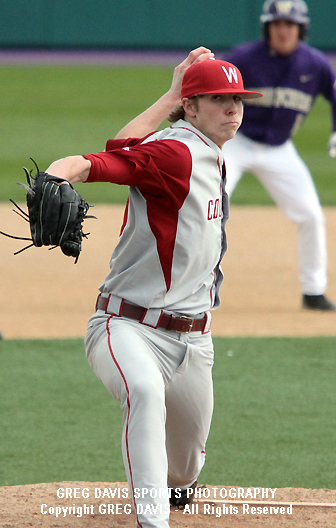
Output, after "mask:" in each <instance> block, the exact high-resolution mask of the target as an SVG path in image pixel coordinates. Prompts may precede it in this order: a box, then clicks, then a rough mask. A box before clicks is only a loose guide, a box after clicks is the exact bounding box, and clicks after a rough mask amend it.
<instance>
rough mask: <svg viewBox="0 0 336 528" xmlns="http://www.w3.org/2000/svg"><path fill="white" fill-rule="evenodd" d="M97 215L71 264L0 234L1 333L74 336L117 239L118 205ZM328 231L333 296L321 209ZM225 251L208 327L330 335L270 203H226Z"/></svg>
mask: <svg viewBox="0 0 336 528" xmlns="http://www.w3.org/2000/svg"><path fill="white" fill-rule="evenodd" d="M11 209H12V207H11V205H10V204H9V205H2V206H1V207H0V230H1V231H5V232H9V233H12V234H15V235H22V236H28V235H29V226H28V224H27V223H26V222H24V221H23V220H22V219H21V218H20V217H19V216H18V215H16V214H14V213H13V212H11ZM94 213H95V214H96V216H97V218H98V220H87V221H86V225H85V229H87V230H88V231H90V233H91V234H90V236H89V238H88V240H84V242H83V252H82V254H81V256H80V258H79V261H78V263H77V264H76V265H74V263H73V262H74V261H73V259H72V258H69V257H65V256H64V255H63V254H62V253H61V251H60V250H59V249H58V248H57V249H55V250H53V251H48V249H47V248H31V249H28V250H27V251H24V252H23V253H22V254H20V255H17V256H14V255H13V252H14V251H16V250H18V249H20V248H22V247H24V245H25V244H26V242H24V241H18V240H12V239H8V238H6V237H3V236H0V254H1V261H0V274H1V277H2V284H1V290H0V331H1V333H2V334H3V337H4V338H8V339H10V338H39V337H45V338H49V337H55V338H58V337H80V336H83V334H84V333H85V329H86V323H87V320H88V318H89V317H90V315H91V314H92V312H93V309H94V305H95V300H96V296H97V293H98V286H99V284H100V283H101V282H102V280H103V279H104V277H105V276H106V274H107V273H108V262H109V259H110V254H111V248H113V247H114V245H115V244H116V243H117V240H118V234H119V229H120V225H121V219H122V215H123V207H121V206H119V207H111V206H98V207H95V209H94ZM325 214H326V218H327V229H328V253H329V287H328V294H329V296H330V297H331V298H332V299H336V234H335V233H336V209H326V210H325ZM227 233H228V245H229V249H228V252H227V254H226V256H225V257H224V260H223V263H222V267H223V270H224V274H225V280H224V283H223V286H222V288H221V299H222V304H221V307H220V308H219V309H218V310H216V311H214V313H213V324H212V330H213V334H214V335H221V336H248V335H250V336H251V335H254V336H280V335H281V336H302V335H304V336H311V335H335V334H336V324H335V323H336V314H335V313H316V312H311V311H305V310H302V309H301V305H300V301H301V298H300V297H301V296H300V289H299V284H298V280H297V257H296V251H297V249H296V231H295V227H294V226H293V225H292V224H290V223H289V222H288V221H287V220H286V219H285V218H284V217H283V216H282V215H281V213H280V212H279V211H278V210H277V209H275V208H272V207H269V208H268V207H264V208H245V207H244V208H237V207H231V217H230V220H229V222H228V226H227Z"/></svg>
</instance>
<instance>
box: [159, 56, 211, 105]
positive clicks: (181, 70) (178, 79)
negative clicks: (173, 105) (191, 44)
mask: <svg viewBox="0 0 336 528" xmlns="http://www.w3.org/2000/svg"><path fill="white" fill-rule="evenodd" d="M214 56H215V55H214V53H212V51H211V50H209V49H208V48H205V47H204V46H200V47H199V48H196V49H194V50H192V51H191V52H190V53H189V55H188V57H187V58H186V59H184V61H183V62H181V64H179V65H178V66H176V68H175V69H174V74H173V80H172V84H171V87H170V90H169V92H170V94H171V95H173V96H174V97H175V98H176V101H177V104H179V101H180V100H181V88H182V79H183V76H184V74H185V72H186V71H187V69H188V68H189V66H191V65H192V64H194V62H199V61H203V60H208V59H213V58H214Z"/></svg>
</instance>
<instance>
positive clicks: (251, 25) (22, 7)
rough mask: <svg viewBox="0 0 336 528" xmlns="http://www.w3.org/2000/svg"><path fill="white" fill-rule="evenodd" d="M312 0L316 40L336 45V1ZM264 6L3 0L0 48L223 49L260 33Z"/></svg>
mask: <svg viewBox="0 0 336 528" xmlns="http://www.w3.org/2000/svg"><path fill="white" fill-rule="evenodd" d="M307 4H308V7H309V9H310V16H311V30H310V37H309V42H310V44H312V45H313V46H316V47H319V48H321V49H325V50H333V49H335V50H336V31H335V25H336V23H335V20H336V0H320V1H319V2H317V1H316V0H315V2H314V1H313V0H308V1H307ZM262 5H263V1H262V0H206V1H204V0H203V1H201V0H166V1H164V0H141V1H130V0H129V1H127V0H124V1H123V2H122V1H120V0H118V1H117V0H95V1H92V0H90V1H89V0H14V1H11V0H0V7H1V9H0V13H1V16H0V47H2V48H3V47H52V48H60V47H61V48H64V47H65V48H67V47H77V48H78V47H79V48H81V47H85V48H97V47H105V48H161V49H164V48H175V49H184V48H193V47H196V46H199V45H201V44H203V45H206V46H209V47H211V48H213V49H223V48H228V47H230V46H232V45H233V44H237V43H239V42H242V41H246V40H250V39H253V38H258V37H259V35H260V26H259V16H260V13H261V8H262ZM322 6H323V9H322Z"/></svg>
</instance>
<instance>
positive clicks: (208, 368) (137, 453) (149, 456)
mask: <svg viewBox="0 0 336 528" xmlns="http://www.w3.org/2000/svg"><path fill="white" fill-rule="evenodd" d="M85 347H86V353H87V357H88V361H89V363H90V365H91V367H92V369H93V371H94V372H95V373H96V375H97V377H98V378H99V379H100V380H101V381H102V382H103V384H104V385H105V387H106V388H107V390H108V391H109V392H110V393H111V394H112V395H113V396H114V397H115V398H117V399H118V400H119V401H120V402H121V409H122V412H123V432H122V454H123V460H124V465H125V470H126V475H127V480H128V483H129V488H130V492H131V493H132V495H133V504H134V507H135V510H136V512H137V526H138V527H139V528H140V527H141V528H150V527H151V528H153V527H155V528H167V527H168V526H169V524H168V520H169V510H170V507H169V494H168V490H167V485H168V487H172V488H176V487H178V488H181V489H185V488H187V487H189V486H191V484H193V483H194V481H195V480H196V479H197V477H198V475H199V473H200V471H201V469H202V467H203V464H204V461H205V443H206V440H207V437H208V434H209V429H210V422H211V417H212V411H213V386H212V365H213V344H212V339H211V335H210V333H206V334H202V333H201V332H192V333H190V334H181V333H177V332H171V331H166V330H160V329H153V328H151V327H148V326H145V325H143V324H140V323H138V322H136V321H132V320H129V319H125V318H121V317H116V316H109V315H106V314H105V313H104V312H103V311H100V310H98V311H97V312H96V314H95V315H94V316H93V317H92V318H91V319H90V321H89V324H88V330H87V334H86V337H85ZM146 490H149V492H148V493H146ZM150 509H151V510H150ZM149 511H151V513H150V512H149ZM155 511H156V513H153V512H155Z"/></svg>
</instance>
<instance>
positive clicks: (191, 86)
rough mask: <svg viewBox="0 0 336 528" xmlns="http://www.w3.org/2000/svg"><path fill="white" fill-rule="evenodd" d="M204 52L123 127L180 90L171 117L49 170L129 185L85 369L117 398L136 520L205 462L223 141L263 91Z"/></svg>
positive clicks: (143, 523)
mask: <svg viewBox="0 0 336 528" xmlns="http://www.w3.org/2000/svg"><path fill="white" fill-rule="evenodd" d="M210 57H212V54H211V53H210V52H209V51H208V50H206V49H205V48H199V49H198V50H196V51H195V52H193V54H190V55H189V57H188V59H187V61H184V63H182V67H180V68H179V69H178V70H177V78H176V76H175V78H174V82H173V87H172V90H170V91H169V92H168V94H167V95H166V96H164V97H163V98H161V100H160V101H159V102H158V103H157V104H155V105H154V107H151V108H150V109H149V110H148V112H145V113H144V114H143V115H142V116H140V117H139V119H137V120H136V121H135V122H134V123H133V124H132V125H131V126H130V127H129V129H131V128H132V127H133V130H134V128H135V127H137V126H141V123H146V126H148V121H149V122H151V123H153V116H156V117H155V119H161V117H160V113H161V112H162V111H166V110H167V108H168V107H169V106H171V105H173V106H175V104H176V103H181V96H182V103H183V108H181V107H180V108H179V109H178V111H177V112H176V113H175V114H174V116H172V118H171V119H172V121H175V122H174V124H173V125H172V127H169V128H167V129H165V130H163V131H161V132H156V133H154V134H152V135H150V136H149V137H147V138H143V139H134V138H133V139H114V140H109V141H108V142H107V145H106V151H104V152H101V153H98V154H93V155H92V154H91V155H84V156H71V157H68V158H64V159H61V160H58V161H56V162H54V163H52V164H51V165H50V167H49V168H48V169H47V172H48V173H50V174H53V175H55V176H60V177H63V178H66V179H68V180H69V181H71V182H72V183H76V182H79V181H87V182H95V181H105V182H113V183H118V184H124V185H129V186H130V191H129V200H128V205H127V209H126V214H125V219H124V225H123V227H122V233H121V236H120V241H119V244H118V245H117V247H116V248H115V250H114V252H113V254H112V257H111V261H110V273H109V275H108V276H107V277H106V279H105V280H104V282H103V284H102V285H101V286H100V292H101V294H100V295H99V297H98V300H97V311H96V313H95V314H94V315H93V317H92V318H91V319H90V321H89V325H88V331H87V334H86V340H85V344H86V351H87V356H88V360H89V362H90V364H91V366H92V369H93V370H94V372H95V373H96V375H97V376H98V378H99V379H100V380H101V381H102V382H103V383H104V385H105V386H106V388H107V389H108V391H109V392H110V393H111V394H112V395H113V396H114V397H115V398H117V399H118V400H120V402H121V408H122V411H123V437H122V450H123V459H124V464H125V470H126V475H127V479H128V483H129V487H130V491H131V493H132V496H133V499H134V504H135V507H136V512H137V523H138V527H142V528H149V527H155V528H167V527H168V518H169V496H168V493H167V483H168V486H169V487H172V488H175V489H176V488H181V489H182V490H183V493H181V497H180V496H179V491H176V492H175V493H174V492H173V493H172V499H171V503H172V504H175V505H176V504H177V505H179V504H180V505H183V503H185V501H188V497H187V493H188V492H187V491H186V490H187V489H188V488H189V489H191V488H192V487H193V486H195V485H196V479H197V477H198V475H199V473H200V471H201V469H202V466H203V464H204V460H205V444H206V440H207V436H208V433H209V428H210V422H211V416H212V409H213V389H212V375H211V371H212V364H213V344H212V339H211V334H210V319H211V317H210V309H212V308H216V307H217V306H218V304H219V297H218V290H219V286H220V284H221V281H222V273H221V269H220V261H221V259H222V256H223V254H224V252H225V250H226V238H225V231H224V225H225V221H226V219H227V216H228V210H227V208H228V200H227V195H226V193H225V191H224V176H225V174H223V153H222V150H221V149H222V146H223V144H224V143H225V142H226V141H228V140H229V139H231V138H232V137H234V135H235V133H236V131H237V129H238V128H239V126H240V124H241V120H242V117H243V104H242V99H243V98H248V97H260V94H258V93H255V92H247V91H245V90H244V86H243V81H242V78H241V76H240V73H239V71H238V69H237V68H236V67H234V66H233V65H231V64H229V63H227V62H223V61H216V60H199V62H195V61H196V60H197V58H198V59H207V58H210ZM190 64H191V66H190ZM188 66H189V67H188ZM185 69H186V73H185V74H184V76H183V83H182V92H181V93H180V83H181V73H182V72H183V71H184V70H185ZM174 94H175V95H174ZM162 109H164V110H162ZM179 118H180V119H179ZM121 135H122V133H121ZM119 137H120V135H119ZM146 490H147V492H146ZM180 499H182V500H180ZM154 511H156V513H154Z"/></svg>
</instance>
